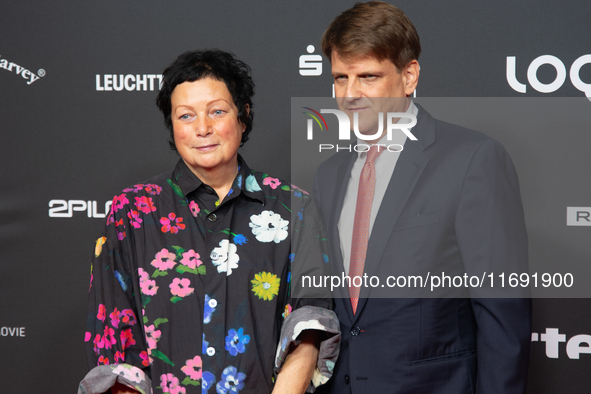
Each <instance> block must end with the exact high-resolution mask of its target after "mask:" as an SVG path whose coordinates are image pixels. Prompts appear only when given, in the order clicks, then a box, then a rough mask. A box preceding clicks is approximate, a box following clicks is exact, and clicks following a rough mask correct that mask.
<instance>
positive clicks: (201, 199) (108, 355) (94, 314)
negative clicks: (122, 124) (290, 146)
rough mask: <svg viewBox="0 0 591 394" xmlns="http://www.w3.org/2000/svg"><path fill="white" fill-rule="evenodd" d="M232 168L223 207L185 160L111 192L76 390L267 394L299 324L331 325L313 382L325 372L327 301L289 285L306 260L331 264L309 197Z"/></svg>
mask: <svg viewBox="0 0 591 394" xmlns="http://www.w3.org/2000/svg"><path fill="white" fill-rule="evenodd" d="M239 166H240V168H239V172H238V175H237V176H236V178H235V180H234V183H233V187H232V189H231V190H230V191H229V193H228V195H227V196H226V197H225V198H224V199H223V201H222V202H221V203H220V201H219V200H218V196H217V194H216V193H215V191H214V190H213V189H212V188H211V187H210V186H208V185H205V184H203V183H202V182H201V181H200V180H199V179H198V178H197V177H196V176H195V175H194V174H193V173H192V172H191V171H190V170H189V168H188V167H187V166H186V165H185V163H184V162H183V161H182V160H179V162H178V164H177V166H176V167H175V169H174V170H173V171H172V172H170V173H167V174H163V175H160V176H157V177H154V178H152V179H150V180H148V181H146V182H144V183H142V184H138V185H135V186H133V187H131V188H128V189H124V190H123V192H122V193H121V194H119V195H117V196H115V197H114V199H113V202H112V205H111V210H110V213H109V215H108V217H107V220H106V225H105V228H104V230H103V233H102V234H101V236H100V237H99V238H98V240H97V241H96V247H95V252H94V259H93V264H92V269H91V282H90V298H89V313H88V317H87V332H86V335H85V341H86V344H87V354H88V363H89V367H90V369H91V371H90V372H89V374H88V375H87V376H86V377H85V379H84V380H83V381H82V382H81V384H80V388H79V393H102V392H104V391H107V390H108V389H109V387H111V386H112V385H113V384H114V382H115V380H118V381H119V382H121V383H123V384H124V385H127V386H129V387H133V388H134V389H136V390H138V391H140V392H141V393H150V392H154V393H171V394H178V393H183V394H184V393H219V394H226V393H242V394H246V393H257V394H261V393H270V392H271V391H272V388H273V382H274V372H275V373H276V372H277V371H279V370H280V368H281V364H282V362H283V360H284V359H285V357H286V355H287V353H288V352H289V350H290V347H291V346H294V345H297V343H298V339H297V336H298V334H299V333H300V332H301V331H302V330H305V329H315V330H321V331H325V332H326V335H324V336H323V338H326V339H325V340H324V341H323V342H322V343H321V352H320V353H321V354H320V357H319V359H318V363H317V368H316V371H315V374H314V378H313V381H312V382H311V384H310V386H309V390H310V391H312V390H313V389H314V387H315V386H318V385H320V384H322V383H324V382H326V381H327V380H328V379H329V377H330V376H331V374H332V368H333V366H334V362H335V361H336V358H337V356H338V348H339V347H338V343H339V340H340V334H339V328H338V320H337V319H336V316H335V315H334V313H333V312H332V311H331V310H330V309H331V307H332V300H331V299H330V298H295V297H293V294H292V291H291V288H290V281H291V275H292V271H291V269H292V266H294V267H295V266H296V265H298V264H299V263H300V260H301V259H304V258H305V259H306V264H307V265H308V266H310V265H311V266H315V265H316V266H318V267H321V266H323V265H326V260H327V257H326V255H325V254H323V252H322V251H323V245H322V243H323V240H322V236H321V235H322V232H321V230H320V226H319V225H318V224H317V223H316V221H315V220H313V219H311V220H308V219H306V220H304V217H307V215H306V213H307V212H313V210H314V206H313V203H312V199H311V198H309V196H308V194H307V193H306V192H304V191H303V190H300V189H298V188H297V187H295V186H291V185H289V184H286V183H284V182H283V181H281V180H279V179H277V178H273V177H270V176H268V175H267V174H263V173H260V172H256V171H252V170H250V169H249V168H248V166H247V165H246V163H245V162H244V160H243V159H242V158H241V157H239ZM310 216H312V217H313V216H316V215H313V214H312V215H310ZM300 256H301V258H300Z"/></svg>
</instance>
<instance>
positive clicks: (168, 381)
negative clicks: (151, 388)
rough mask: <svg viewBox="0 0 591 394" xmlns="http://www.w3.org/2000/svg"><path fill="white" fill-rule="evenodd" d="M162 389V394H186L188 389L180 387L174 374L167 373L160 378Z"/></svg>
mask: <svg viewBox="0 0 591 394" xmlns="http://www.w3.org/2000/svg"><path fill="white" fill-rule="evenodd" d="M160 387H162V392H164V393H171V394H180V393H182V394H184V393H185V392H186V389H185V388H184V387H182V386H179V380H178V378H176V377H175V376H174V375H173V374H171V373H167V374H162V375H161V376H160Z"/></svg>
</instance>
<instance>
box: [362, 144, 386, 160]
mask: <svg viewBox="0 0 591 394" xmlns="http://www.w3.org/2000/svg"><path fill="white" fill-rule="evenodd" d="M383 151H384V147H383V146H378V145H372V146H371V148H369V151H367V159H365V162H366V163H372V164H373V163H374V162H375V161H376V159H377V158H378V156H379V155H380V153H382V152H383Z"/></svg>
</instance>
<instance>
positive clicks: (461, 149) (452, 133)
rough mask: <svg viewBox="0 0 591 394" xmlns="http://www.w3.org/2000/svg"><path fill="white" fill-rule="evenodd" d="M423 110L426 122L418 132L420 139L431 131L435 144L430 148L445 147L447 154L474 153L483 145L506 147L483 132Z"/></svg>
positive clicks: (494, 147)
mask: <svg viewBox="0 0 591 394" xmlns="http://www.w3.org/2000/svg"><path fill="white" fill-rule="evenodd" d="M421 110H422V111H423V117H424V122H422V126H423V128H422V130H421V131H420V132H419V133H418V134H419V139H420V136H423V135H422V134H424V133H425V132H427V133H428V132H431V133H432V138H433V144H432V146H431V147H430V148H433V149H444V150H445V151H446V152H447V154H454V153H456V154H473V153H474V152H476V151H478V150H480V149H482V148H483V147H484V149H486V148H487V147H490V148H492V149H504V148H503V146H502V144H501V143H500V142H499V141H497V140H495V139H494V138H492V137H490V136H488V135H487V134H485V133H483V132H480V131H477V130H473V129H470V128H467V127H465V126H460V125H457V124H453V123H449V122H446V121H443V120H439V119H436V118H433V117H432V116H431V115H430V114H429V113H428V112H427V111H425V110H424V109H422V108H421ZM418 126H419V125H418ZM425 129H427V130H425ZM429 130H430V131H429Z"/></svg>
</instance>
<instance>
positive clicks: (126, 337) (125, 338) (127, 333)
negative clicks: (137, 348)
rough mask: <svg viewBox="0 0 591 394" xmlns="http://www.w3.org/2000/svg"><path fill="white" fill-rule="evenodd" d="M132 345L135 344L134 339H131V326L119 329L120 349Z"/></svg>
mask: <svg viewBox="0 0 591 394" xmlns="http://www.w3.org/2000/svg"><path fill="white" fill-rule="evenodd" d="M132 345H135V339H133V334H132V333H131V328H128V329H127V330H121V349H123V350H125V349H127V348H129V347H131V346H132Z"/></svg>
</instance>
